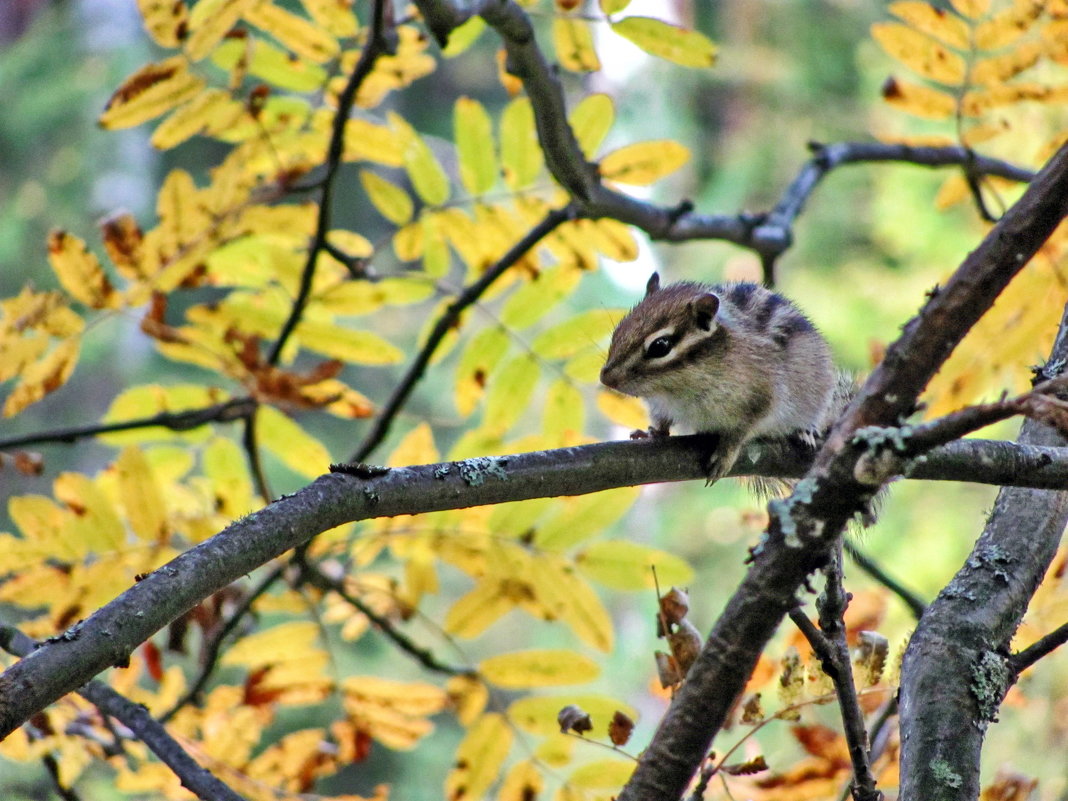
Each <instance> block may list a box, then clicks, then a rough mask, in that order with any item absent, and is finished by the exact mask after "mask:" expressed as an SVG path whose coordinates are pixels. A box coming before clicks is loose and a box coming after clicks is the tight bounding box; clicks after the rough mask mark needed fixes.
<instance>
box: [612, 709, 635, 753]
mask: <svg viewBox="0 0 1068 801" xmlns="http://www.w3.org/2000/svg"><path fill="white" fill-rule="evenodd" d="M633 732H634V721H633V720H631V718H630V716H629V715H627V714H625V713H623V712H620V711H619V710H618V709H617V710H616V712H615V714H614V715H612V720H611V721H609V723H608V739H609V740H611V741H612V745H616V746H620V745H626V744H627V741H628V740H630V735H631V734H632V733H633Z"/></svg>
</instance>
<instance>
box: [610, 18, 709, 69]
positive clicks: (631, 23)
mask: <svg viewBox="0 0 1068 801" xmlns="http://www.w3.org/2000/svg"><path fill="white" fill-rule="evenodd" d="M610 24H611V26H612V30H613V31H615V32H616V33H618V34H619V35H620V36H622V37H623V38H624V39H627V40H629V41H631V42H633V43H634V44H636V45H637V46H638V47H640V48H641V49H642V50H644V51H645V52H646V53H648V54H649V55H651V56H656V57H658V58H663V59H666V60H667V61H672V62H674V63H675V64H679V65H681V66H683V67H711V66H712V64H713V63H714V62H715V60H716V46H715V45H714V44H713V43H712V41H711V40H710V39H709V38H708V37H707V36H705V35H704V34H703V33H700V32H698V31H691V30H687V29H686V28H679V27H676V26H675V25H669V24H668V23H666V22H663V21H662V20H658V19H653V18H652V17H627V18H625V19H621V20H619V22H612V23H610Z"/></svg>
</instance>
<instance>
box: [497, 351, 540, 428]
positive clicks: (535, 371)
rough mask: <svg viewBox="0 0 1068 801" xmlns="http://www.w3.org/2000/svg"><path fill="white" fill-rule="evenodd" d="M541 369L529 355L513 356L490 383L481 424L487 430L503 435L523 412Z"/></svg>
mask: <svg viewBox="0 0 1068 801" xmlns="http://www.w3.org/2000/svg"><path fill="white" fill-rule="evenodd" d="M540 372H541V369H540V367H539V365H538V362H537V360H536V359H535V358H534V357H533V356H530V355H526V354H525V355H523V356H516V357H515V358H514V359H511V360H510V361H509V362H507V363H506V364H505V365H504V366H503V367H502V368H501V369H500V371H499V372H498V373H496V374H495V375H494V376H493V378H492V380H491V381H490V385H489V389H488V390H487V392H486V407H485V412H484V414H483V416H482V425H483V428H485V429H486V430H488V431H491V432H495V433H497V434H504V433H505V432H506V431H508V429H510V428H511V427H512V426H513V425H515V422H516V421H517V420H518V419H519V417H520V416H521V415H522V414H523V412H524V411H526V408H527V404H529V403H530V399H531V397H532V396H533V394H534V388H535V387H536V386H537V383H538V377H539V375H540Z"/></svg>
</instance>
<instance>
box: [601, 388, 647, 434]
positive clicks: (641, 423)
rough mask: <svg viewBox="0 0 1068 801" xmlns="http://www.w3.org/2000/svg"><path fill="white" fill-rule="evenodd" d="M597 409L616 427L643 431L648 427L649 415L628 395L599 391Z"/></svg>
mask: <svg viewBox="0 0 1068 801" xmlns="http://www.w3.org/2000/svg"><path fill="white" fill-rule="evenodd" d="M597 408H598V409H600V410H601V413H602V414H603V415H604V416H605V417H607V418H608V419H609V420H611V421H612V422H613V423H615V424H616V425H618V426H623V427H624V428H631V429H639V430H645V429H646V428H648V427H649V415H648V413H647V412H646V410H645V404H644V403H642V402H641V401H640V400H638V399H637V398H632V397H630V396H629V395H620V394H619V393H617V392H607V391H601V392H598V393H597Z"/></svg>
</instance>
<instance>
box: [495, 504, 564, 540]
mask: <svg viewBox="0 0 1068 801" xmlns="http://www.w3.org/2000/svg"><path fill="white" fill-rule="evenodd" d="M554 505H555V501H554V500H553V499H552V498H535V499H533V500H530V501H513V502H511V503H500V504H497V505H496V506H494V507H493V511H492V512H491V513H490V516H489V521H488V523H487V526H488V527H489V530H490V531H492V532H493V534H494V536H497V537H511V538H513V539H519V538H520V537H526V536H527V535H529V533H530V531H531V530H532V529H533V528H534V524H535V523H536V522H537V521H538V519H539V518H540V517H541V516H542V515H543V514H545V512H546V511H547V510H548V509H550V508H552V507H553V506H554Z"/></svg>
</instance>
